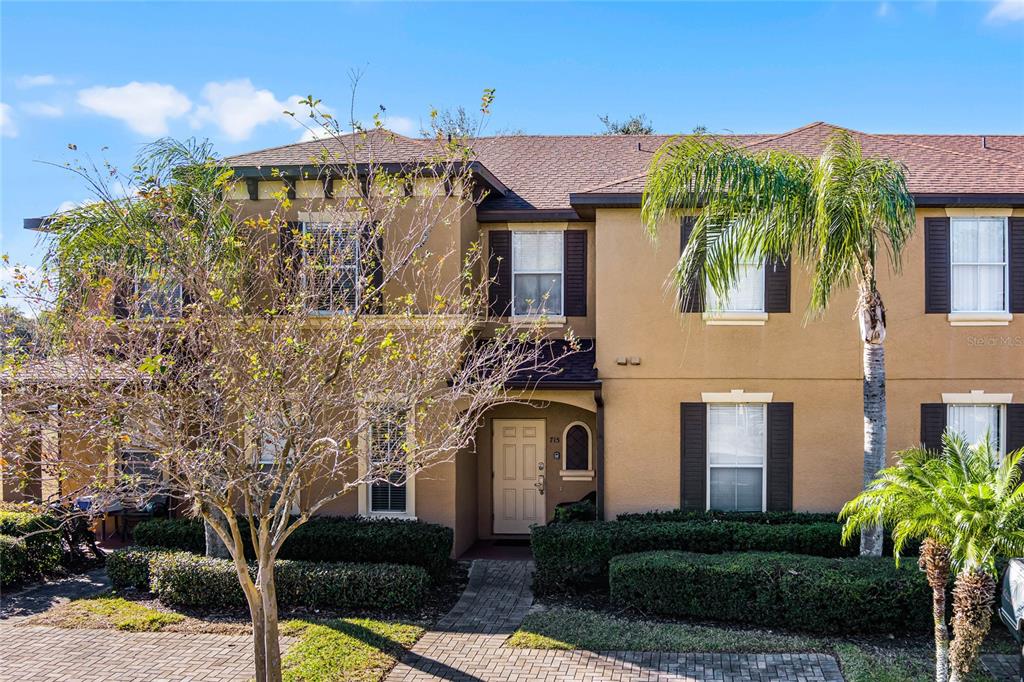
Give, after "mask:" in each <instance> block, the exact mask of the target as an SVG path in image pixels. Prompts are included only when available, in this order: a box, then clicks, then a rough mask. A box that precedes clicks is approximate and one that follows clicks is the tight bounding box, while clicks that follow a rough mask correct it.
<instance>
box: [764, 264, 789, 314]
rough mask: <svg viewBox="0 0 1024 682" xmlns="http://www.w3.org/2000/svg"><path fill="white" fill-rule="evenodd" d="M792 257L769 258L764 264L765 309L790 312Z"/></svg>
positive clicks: (767, 310)
mask: <svg viewBox="0 0 1024 682" xmlns="http://www.w3.org/2000/svg"><path fill="white" fill-rule="evenodd" d="M789 295H790V259H789V258H785V259H777V258H769V259H768V262H767V263H765V266H764V311H765V312H766V313H788V312H789Z"/></svg>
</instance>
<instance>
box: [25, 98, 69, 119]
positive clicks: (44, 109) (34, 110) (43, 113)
mask: <svg viewBox="0 0 1024 682" xmlns="http://www.w3.org/2000/svg"><path fill="white" fill-rule="evenodd" d="M21 109H22V111H24V112H25V113H27V114H31V115H32V116H39V117H41V118H60V117H61V116H63V115H64V110H63V109H61V108H60V107H58V106H57V105H55V104H47V103H46V102H25V103H24V104H22V105H21Z"/></svg>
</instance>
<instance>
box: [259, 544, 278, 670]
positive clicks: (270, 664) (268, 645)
mask: <svg viewBox="0 0 1024 682" xmlns="http://www.w3.org/2000/svg"><path fill="white" fill-rule="evenodd" d="M261 563H262V562H261ZM257 580H258V581H259V585H260V596H261V597H262V599H263V622H264V628H263V638H264V651H265V653H266V682H281V642H280V638H279V633H278V623H277V589H276V588H275V586H274V564H273V562H272V561H266V562H265V563H263V565H261V566H260V569H259V575H258V577H257Z"/></svg>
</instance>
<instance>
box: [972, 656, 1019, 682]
mask: <svg viewBox="0 0 1024 682" xmlns="http://www.w3.org/2000/svg"><path fill="white" fill-rule="evenodd" d="M981 664H982V665H983V666H984V667H985V670H987V671H988V674H989V675H991V676H992V679H993V680H996V682H1017V680H1019V679H1020V675H1021V673H1022V672H1024V671H1021V670H1018V668H1017V666H1018V664H1019V659H1018V657H1017V656H1010V655H1007V654H982V655H981Z"/></svg>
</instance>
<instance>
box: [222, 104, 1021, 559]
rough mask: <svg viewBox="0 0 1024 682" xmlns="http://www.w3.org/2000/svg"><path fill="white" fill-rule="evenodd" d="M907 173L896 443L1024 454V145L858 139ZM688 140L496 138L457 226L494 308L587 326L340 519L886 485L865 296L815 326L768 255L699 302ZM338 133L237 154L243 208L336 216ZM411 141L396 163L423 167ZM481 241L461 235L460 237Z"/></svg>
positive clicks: (452, 515)
mask: <svg viewBox="0 0 1024 682" xmlns="http://www.w3.org/2000/svg"><path fill="white" fill-rule="evenodd" d="M834 130H835V129H834V127H832V126H830V125H827V124H824V123H814V124H811V125H808V126H804V127H802V128H798V129H795V130H792V131H790V132H787V133H783V134H778V135H736V136H731V137H729V138H728V141H729V142H730V143H732V144H736V145H741V146H743V147H745V148H748V149H751V150H763V149H782V150H788V151H794V152H800V153H805V154H809V155H815V154H817V153H818V151H819V150H820V149H821V147H822V146H823V144H824V142H825V140H826V139H827V138H828V136H829V135H830V134H831V133H832V132H833V131H834ZM855 135H856V136H857V138H858V139H859V141H860V143H861V144H862V146H863V148H864V151H865V153H866V154H869V155H879V156H887V157H890V158H893V159H895V160H898V161H901V162H902V163H904V164H905V165H906V167H907V170H908V180H909V187H910V189H911V191H912V192H913V194H914V197H915V201H916V204H917V229H916V231H915V234H914V237H913V239H912V241H911V242H910V244H909V245H908V247H907V249H906V251H905V256H904V268H903V271H902V272H901V273H900V274H898V275H896V274H894V273H891V272H883V273H881V276H880V283H879V288H880V290H881V291H882V294H883V296H884V297H885V300H886V303H887V307H888V327H889V335H888V338H887V341H886V345H887V349H888V350H887V373H888V411H889V447H890V450H893V451H895V450H897V449H900V448H905V447H909V446H912V445H915V444H918V443H921V442H925V443H927V444H929V445H934V444H936V442H937V439H938V436H939V434H940V433H941V432H942V430H943V429H944V428H945V427H946V426H952V427H954V428H956V429H957V430H959V431H961V432H963V433H965V434H966V436H967V437H968V438H969V439H972V440H976V439H979V438H981V437H983V436H984V434H986V433H990V434H991V436H992V438H993V439H994V440H995V441H996V443H997V445H998V447H999V448H1000V449H1001V450H1002V451H1004V452H1005V451H1008V450H1011V449H1016V448H1020V447H1024V136H979V135H874V134H865V133H859V132H858V133H855ZM667 139H668V138H667V137H664V136H508V137H493V138H480V139H476V140H474V141H472V147H473V150H474V152H475V154H476V159H475V161H474V162H473V164H474V166H473V174H474V179H475V181H476V182H477V183H478V184H479V186H480V187H481V188H482V189H484V190H486V197H485V198H484V200H483V201H482V202H480V203H479V205H477V206H476V207H475V209H474V211H473V212H472V213H471V214H470V215H469V216H468V217H467V218H466V219H465V220H464V221H463V224H460V225H458V226H457V227H453V228H452V230H453V232H452V234H438V235H436V237H432V239H433V238H437V239H439V240H450V241H452V242H453V243H458V244H460V245H461V246H462V247H463V248H466V247H468V245H469V243H470V242H472V241H474V240H477V239H480V240H481V241H482V244H483V248H484V250H485V253H487V254H488V263H489V264H490V271H489V272H488V273H487V276H488V277H489V278H490V279H491V284H490V293H489V298H490V301H489V305H490V308H491V313H492V314H493V315H496V316H499V317H502V318H508V319H509V320H510V321H513V322H514V321H515V320H516V318H519V317H524V318H529V317H531V316H533V315H535V314H536V313H537V310H536V309H535V305H536V302H537V301H538V300H544V306H545V308H544V312H545V314H546V315H547V318H546V319H547V324H548V326H549V331H550V333H551V334H552V335H553V336H555V337H560V336H561V335H563V334H564V333H565V332H566V331H568V330H570V329H571V330H572V331H573V332H574V333H575V335H576V336H577V337H580V338H581V339H584V343H583V348H582V350H581V351H580V352H578V353H575V354H572V355H570V356H568V358H567V359H566V361H565V363H564V367H563V368H562V370H561V371H560V372H559V373H557V374H556V375H553V376H545V377H543V378H542V379H540V380H539V381H530V380H529V378H528V377H524V381H523V383H522V384H521V385H517V386H514V387H512V388H514V389H515V390H521V391H524V392H525V393H524V397H525V398H527V399H528V404H521V405H520V404H517V405H506V406H502V407H500V408H497V409H495V410H493V411H492V413H491V414H490V415H489V417H488V418H487V419H486V420H485V421H484V422H483V423H482V424H481V425H480V427H479V431H478V434H477V437H476V443H475V447H474V448H473V449H471V450H467V451H465V452H462V453H460V454H459V455H458V456H457V457H456V458H454V460H453V461H451V462H446V463H444V464H441V465H439V466H437V467H434V468H432V469H429V470H428V471H426V472H424V475H422V476H421V477H419V479H418V480H411V481H409V483H407V484H406V488H405V489H403V490H401V491H389V494H388V495H382V494H381V495H375V494H370V492H369V491H364V493H361V494H359V495H349V496H346V497H344V498H342V499H341V500H340V501H339V502H338V503H337V504H336V505H335V506H334V507H333V508H332V509H331V511H332V513H339V514H357V513H361V514H365V515H369V516H373V515H378V514H379V515H388V516H408V517H416V518H420V519H423V520H426V521H432V522H437V523H443V524H445V525H448V526H451V527H452V528H454V530H455V542H456V553H461V552H462V551H463V550H465V549H466V548H468V547H469V546H470V545H471V544H472V543H473V542H474V541H475V540H476V539H478V538H494V537H501V536H517V535H522V534H525V533H527V532H528V531H529V528H530V526H531V525H532V524H542V523H545V522H547V521H549V520H550V519H551V518H552V516H553V512H554V507H555V505H556V504H558V503H561V502H566V501H574V500H578V499H580V498H582V497H584V496H585V495H587V494H588V493H591V492H594V493H596V496H597V500H598V505H599V509H600V513H601V515H602V516H603V517H604V518H607V519H612V518H615V516H616V515H617V514H620V513H623V512H633V511H644V510H651V509H671V508H677V507H680V506H682V507H685V508H690V509H707V508H713V509H725V510H758V511H760V510H783V509H795V510H808V511H833V510H837V509H839V507H841V506H842V504H843V503H844V502H846V501H847V500H848V499H850V498H851V497H852V496H853V495H854V494H856V492H857V491H858V490H859V489H860V488H861V485H862V460H863V417H862V415H863V410H862V370H861V345H860V340H859V335H858V333H857V330H856V322H855V321H854V320H853V319H851V315H852V313H853V311H854V302H855V295H856V294H855V292H854V291H848V292H845V293H844V294H842V295H840V296H839V297H837V298H836V299H835V300H834V302H833V303H832V306H831V310H830V311H829V312H828V314H827V315H825V316H824V318H822V319H807V317H806V314H805V312H806V309H807V303H808V299H809V289H808V284H807V280H808V278H807V275H806V273H805V272H804V271H803V270H802V268H801V264H800V263H799V262H797V263H794V264H793V265H792V266H791V267H765V264H764V263H756V262H751V263H748V264H745V266H744V273H745V274H744V276H743V277H742V278H741V280H740V282H739V283H738V284H737V286H736V288H735V290H734V292H733V294H732V295H731V296H730V297H729V298H728V300H727V301H716V300H711V299H712V298H713V296H712V297H710V298H709V299H708V300H705V301H703V302H700V301H697V302H695V303H692V304H690V305H687V306H686V309H685V310H682V311H681V310H680V309H679V302H678V298H677V296H676V295H675V292H674V288H673V287H672V286H671V285H669V284H668V277H669V273H670V272H671V270H672V268H673V265H674V264H675V262H676V261H677V259H678V257H679V254H680V247H681V244H684V243H685V240H686V238H687V229H688V221H687V219H686V217H685V216H676V217H674V218H672V219H671V220H666V222H665V223H664V224H663V225H661V226H660V229H659V233H660V238H659V239H658V240H657V241H656V242H652V241H651V240H650V239H649V238H648V237H647V236H646V233H645V230H644V227H643V225H642V224H641V219H640V199H641V194H642V191H643V186H644V182H645V171H646V169H647V166H648V164H649V163H650V160H651V158H652V154H653V153H654V152H655V150H657V148H658V147H659V146H660V145H661V144H663V143H664V142H665V141H666V140H667ZM319 144H320V143H319V142H307V143H298V144H293V145H288V146H283V147H276V148H273V149H268V150H263V151H256V152H252V153H249V154H243V155H239V156H235V157H231V158H229V159H227V162H228V164H229V165H231V166H232V167H233V168H234V169H235V171H236V174H237V175H238V176H239V177H240V178H241V179H242V180H244V182H240V183H239V185H238V190H237V192H236V194H235V195H233V196H232V197H231V198H232V199H233V200H237V201H239V202H240V203H241V204H242V205H243V206H244V207H245V210H246V211H250V212H254V213H258V212H259V211H261V210H264V209H266V208H269V207H271V206H273V205H274V202H273V201H272V199H271V197H272V196H273V195H274V194H275V193H276V192H279V191H281V190H282V188H287V189H288V191H289V192H290V194H291V195H292V196H293V197H294V199H293V201H292V207H291V208H290V209H289V210H290V211H291V212H292V213H293V215H289V216H288V217H289V219H290V220H293V221H297V222H301V223H304V224H308V228H309V229H318V228H317V226H316V218H315V215H314V214H313V213H312V209H311V207H313V206H315V205H318V204H320V203H321V202H324V201H331V200H333V199H332V198H331V197H329V196H326V195H325V185H324V184H323V183H321V182H318V181H315V180H313V181H310V180H305V179H303V178H304V177H305V173H306V170H307V169H308V166H307V164H308V160H309V159H310V158H311V157H314V156H315V155H316V149H317V146H318V145H319ZM426 144H427V143H425V142H421V141H418V140H413V139H408V138H402V137H397V138H396V140H395V141H394V142H393V143H392V144H388V145H386V146H385V147H384V149H385V150H386V153H387V154H388V155H389V156H388V158H381V159H378V160H379V161H382V162H386V163H394V164H415V163H417V161H418V160H419V159H420V158H421V155H422V153H423V149H422V146H423V145H426ZM456 232H457V234H456Z"/></svg>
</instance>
